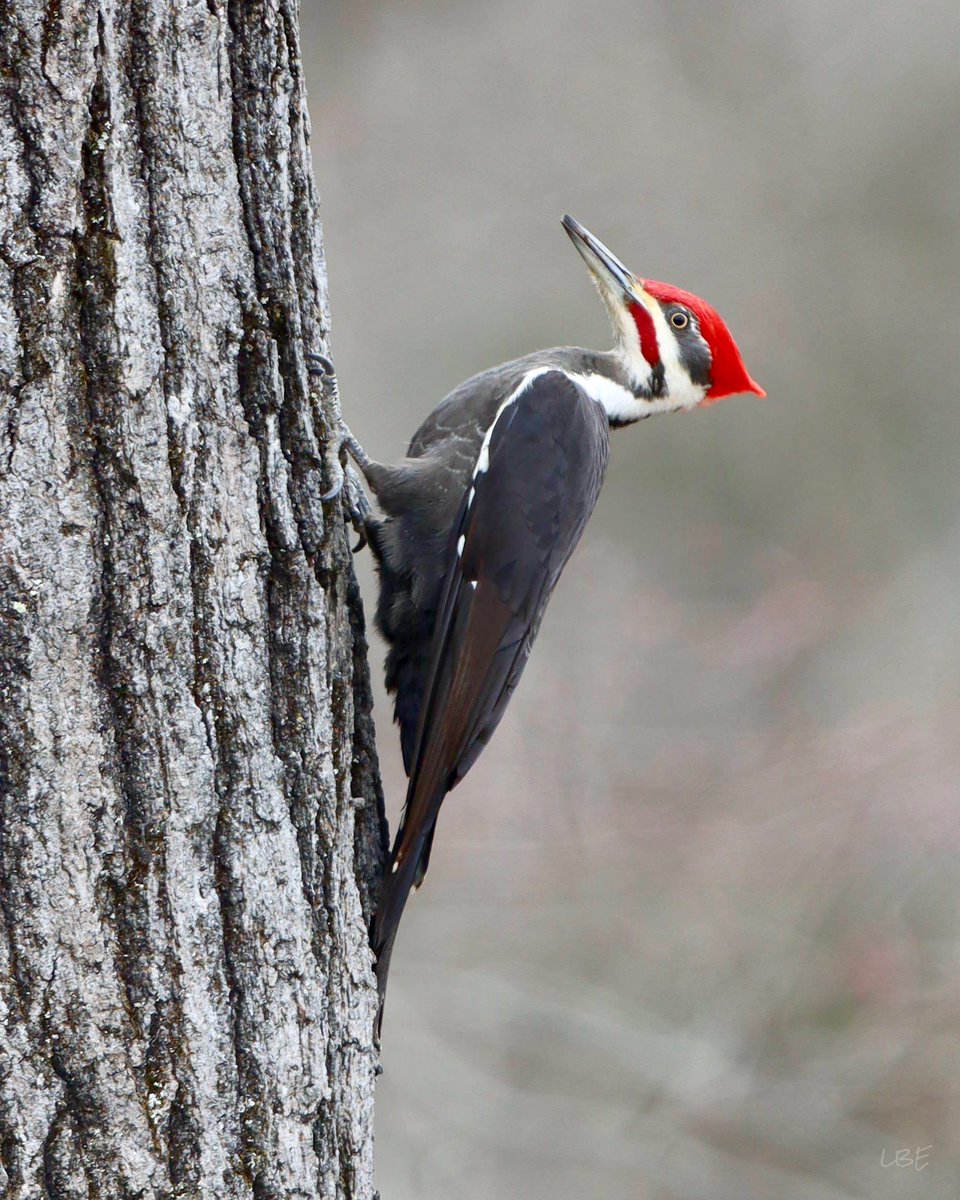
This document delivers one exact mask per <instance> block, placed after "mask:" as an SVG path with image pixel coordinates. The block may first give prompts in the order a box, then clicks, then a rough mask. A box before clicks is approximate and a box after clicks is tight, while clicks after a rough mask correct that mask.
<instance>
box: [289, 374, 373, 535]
mask: <svg viewBox="0 0 960 1200" xmlns="http://www.w3.org/2000/svg"><path fill="white" fill-rule="evenodd" d="M305 357H306V360H307V372H308V373H309V374H310V375H311V376H313V377H314V378H315V379H319V381H320V384H321V386H322V387H323V389H324V390H325V391H327V390H329V392H330V394H331V396H332V398H333V401H334V403H333V406H332V408H333V419H334V421H335V424H336V428H335V430H334V435H333V437H331V438H330V440H329V443H328V445H327V452H326V456H325V466H326V470H327V478H328V479H332V480H333V485H332V486H331V487H330V488H329V489H328V490H327V491H326V492H324V493H323V495H322V496H321V497H320V499H321V501H322V502H323V503H324V504H329V503H330V502H331V501H333V500H336V499H337V497H338V496H340V495H341V493H343V497H344V513H345V515H346V516H347V517H348V518H349V520H350V524H351V525H352V526H353V528H354V530H355V531H356V533H357V536H358V537H359V539H360V540H359V541H358V542H357V544H356V546H354V548H353V552H354V554H356V552H357V551H358V550H362V549H363V547H364V546H365V545H366V544H367V532H366V529H367V518H368V517H369V516H370V513H371V511H372V509H371V507H370V501H369V500H368V499H367V497H366V494H365V492H364V490H363V484H362V483H361V482H360V479H359V477H358V475H357V473H356V471H355V470H354V469H353V467H351V466H350V465H349V464H344V462H343V457H344V453H346V454H349V455H350V457H351V458H352V459H353V461H354V462H355V463H356V464H357V466H358V467H359V468H360V470H361V471H365V470H366V468H367V466H368V465H369V463H370V456H369V455H368V454H367V452H366V451H365V450H364V448H363V447H362V446H361V445H360V443H359V442H358V441H357V439H356V438H355V437H354V436H353V433H352V432H351V431H350V427H349V426H348V425H347V423H346V422H345V421H344V419H343V417H342V416H341V415H340V392H339V388H338V386H337V376H336V372H335V371H334V369H333V363H332V362H331V361H330V359H329V358H327V356H326V355H325V354H312V353H308V354H307V355H306V356H305Z"/></svg>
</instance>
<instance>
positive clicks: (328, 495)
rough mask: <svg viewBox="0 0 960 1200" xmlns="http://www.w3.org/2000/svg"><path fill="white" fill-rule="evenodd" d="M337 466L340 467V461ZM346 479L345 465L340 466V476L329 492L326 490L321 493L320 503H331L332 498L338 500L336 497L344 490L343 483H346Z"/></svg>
mask: <svg viewBox="0 0 960 1200" xmlns="http://www.w3.org/2000/svg"><path fill="white" fill-rule="evenodd" d="M337 466H338V467H339V466H340V464H339V463H338V464H337ZM345 479H346V473H345V472H344V469H343V467H340V478H339V479H338V480H337V482H336V483H335V484H334V485H333V487H332V488H331V489H330V490H329V492H324V493H323V494H322V495H321V497H320V503H321V504H329V503H330V501H331V500H336V498H337V497H338V496H339V495H340V493H341V492H342V491H343V484H344V480H345Z"/></svg>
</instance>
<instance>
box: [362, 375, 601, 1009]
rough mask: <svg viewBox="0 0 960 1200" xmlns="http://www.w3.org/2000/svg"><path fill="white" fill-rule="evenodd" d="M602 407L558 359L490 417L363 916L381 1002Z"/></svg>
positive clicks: (558, 562) (587, 461) (532, 613)
mask: <svg viewBox="0 0 960 1200" xmlns="http://www.w3.org/2000/svg"><path fill="white" fill-rule="evenodd" d="M607 442H608V433H607V420H606V416H605V414H604V412H603V410H602V409H601V408H600V406H599V405H598V404H596V403H595V402H594V401H593V400H591V399H590V398H589V397H588V396H587V395H586V394H585V393H584V392H583V391H582V390H581V388H580V387H579V386H578V385H577V384H576V383H574V382H573V381H572V380H571V379H570V378H569V377H568V376H567V375H565V374H564V373H563V372H561V371H548V372H546V373H544V374H541V375H539V376H537V377H536V378H534V379H532V380H531V381H530V382H529V383H528V384H527V385H526V386H525V387H523V388H522V389H521V390H520V391H519V392H518V394H517V398H516V399H515V400H513V401H512V402H510V403H508V404H507V405H506V406H505V407H504V408H503V409H502V410H501V412H500V414H499V416H498V418H497V419H496V421H495V423H494V426H493V429H492V432H491V434H490V437H489V445H488V447H487V464H486V469H485V470H483V471H482V472H480V473H478V474H477V475H476V477H475V478H474V480H473V483H472V489H469V490H468V492H467V495H466V497H465V498H464V502H463V504H462V506H461V510H460V516H459V519H458V521H457V524H456V526H455V530H454V535H453V537H452V539H451V543H450V547H449V550H448V566H447V572H446V576H445V587H444V593H443V598H442V600H441V604H440V608H439V611H438V616H437V621H436V625H435V627H434V632H433V638H432V643H431V662H430V668H429V671H428V674H427V679H426V686H425V689H424V698H423V703H422V706H421V711H420V717H419V729H418V734H417V739H416V744H415V749H414V753H413V760H412V764H411V770H410V778H409V782H408V788H407V799H406V806H405V809H404V815H403V819H402V821H401V825H400V828H399V830H398V833H397V838H396V841H395V843H394V852H393V862H392V871H391V872H390V873H389V874H388V875H387V876H386V878H385V880H384V886H383V891H382V894H381V899H380V907H379V909H378V912H377V915H376V917H375V919H374V927H373V931H372V933H373V936H372V941H373V948H374V951H375V952H376V954H377V977H378V981H379V984H380V994H381V1013H382V1001H383V995H384V991H385V987H386V977H387V970H388V966H389V960H390V951H391V948H392V944H393V939H394V937H395V935H396V930H397V926H398V924H399V921H400V917H401V914H402V912H403V907H404V904H405V903H406V899H407V895H408V894H409V891H410V888H411V887H412V886H413V885H414V884H419V882H420V880H421V879H422V877H423V873H424V871H425V869H426V857H427V855H428V854H429V848H430V843H431V841H432V836H433V829H434V825H435V822H436V818H437V813H438V811H439V809H440V805H441V803H442V801H443V798H444V796H445V795H446V793H447V792H448V791H450V789H451V788H452V787H454V786H455V785H456V784H457V783H458V782H459V781H460V780H461V779H462V778H463V776H464V775H465V774H466V773H467V771H468V770H469V769H470V767H471V766H472V765H473V763H474V762H475V761H476V758H477V756H478V754H479V753H480V751H481V750H482V748H483V746H484V745H485V744H486V743H487V742H488V741H489V739H490V737H491V735H492V734H493V731H494V729H495V728H496V726H497V724H498V723H499V721H500V719H501V717H502V716H503V713H504V710H505V708H506V706H507V703H508V701H509V699H510V696H511V695H512V693H513V690H514V688H515V687H516V685H517V682H518V680H519V678H520V675H521V673H522V671H523V668H524V666H525V665H526V661H527V658H528V656H529V653H530V649H531V647H532V645H533V642H534V639H535V637H536V635H537V631H538V629H539V626H540V621H541V618H542V616H543V612H544V609H545V607H546V604H547V600H548V599H549V597H550V593H551V592H552V591H553V588H554V585H555V584H556V582H557V579H558V578H559V576H560V572H561V571H562V570H563V567H564V565H565V564H566V562H567V560H568V558H569V557H570V555H571V553H572V552H573V549H574V547H575V546H576V544H577V542H578V541H579V540H580V535H581V534H582V532H583V529H584V526H585V525H586V523H587V520H588V519H589V517H590V514H591V513H592V511H593V508H594V505H595V503H596V500H597V496H598V494H599V491H600V485H601V483H602V481H603V475H604V471H605V468H606V461H607Z"/></svg>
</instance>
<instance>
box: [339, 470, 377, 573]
mask: <svg viewBox="0 0 960 1200" xmlns="http://www.w3.org/2000/svg"><path fill="white" fill-rule="evenodd" d="M343 478H344V492H345V493H346V495H345V501H346V502H345V504H344V513H345V515H346V516H347V517H348V518H349V520H350V524H351V525H352V526H353V528H354V532H355V533H356V535H357V538H358V541H357V544H356V545H355V546H354V548H353V552H354V554H357V553H358V552H359V551H361V550H362V549H363V548H364V546H365V545H366V544H367V519H368V517H369V516H370V513H371V512H372V511H373V510H372V509H371V507H370V501H369V500H368V499H367V495H366V492H364V490H363V484H362V483H361V482H360V476H359V475H358V474H357V473H356V471H355V470H354V469H353V467H351V466H349V465H348V466H347V467H346V469H345V470H344V472H343Z"/></svg>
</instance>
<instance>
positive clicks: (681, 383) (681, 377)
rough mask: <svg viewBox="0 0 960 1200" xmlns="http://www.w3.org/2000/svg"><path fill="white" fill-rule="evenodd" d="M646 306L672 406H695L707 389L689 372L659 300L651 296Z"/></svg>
mask: <svg viewBox="0 0 960 1200" xmlns="http://www.w3.org/2000/svg"><path fill="white" fill-rule="evenodd" d="M645 307H646V309H647V312H649V314H650V316H651V317H652V318H653V327H654V329H655V330H656V331H657V344H658V345H659V347H660V361H661V362H662V363H663V382H664V384H665V386H666V392H667V396H668V397H669V398H670V399H671V400H673V402H674V403H673V404H672V405H671V407H672V408H694V407H695V406H696V405H697V404H699V403H700V401H701V400H702V399H703V397H704V395H705V394H706V389H705V388H704V387H702V386H701V385H700V384H696V383H693V382H692V381H691V379H690V376H689V375H688V374H687V372H686V368H685V367H684V365H683V362H682V361H681V358H680V344H679V343H678V341H677V338H676V334H675V333H674V331H673V328H672V327H671V325H670V322H669V321H668V320H667V318H666V317H665V316H664V312H663V309H662V308H661V307H660V303H659V301H657V300H656V299H654V298H653V297H652V296H651V297H650V299H649V300H648V302H647V304H646V305H645Z"/></svg>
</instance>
